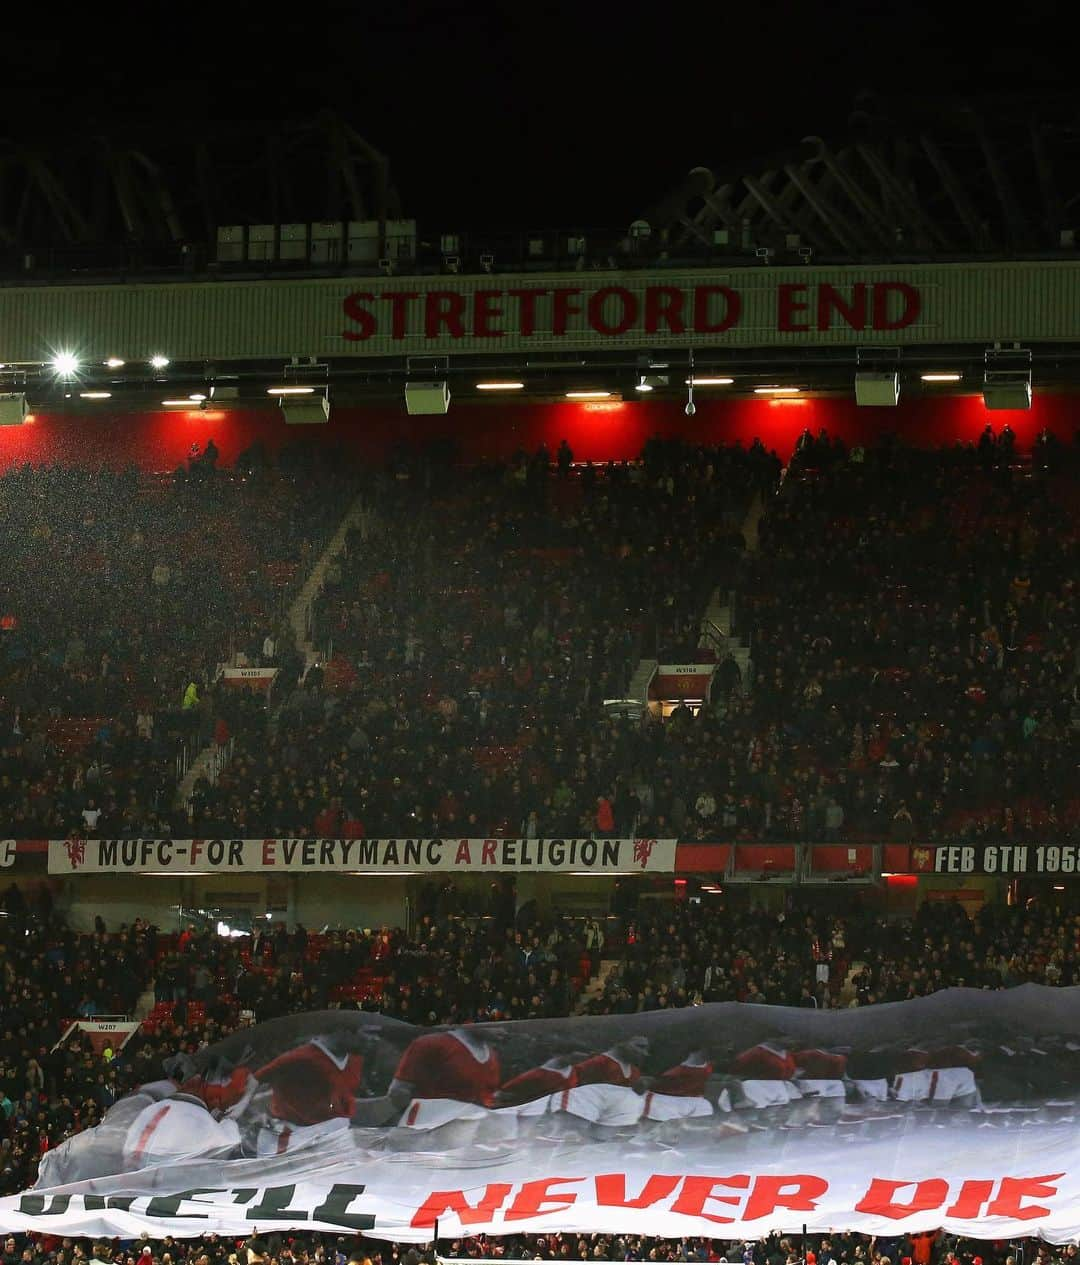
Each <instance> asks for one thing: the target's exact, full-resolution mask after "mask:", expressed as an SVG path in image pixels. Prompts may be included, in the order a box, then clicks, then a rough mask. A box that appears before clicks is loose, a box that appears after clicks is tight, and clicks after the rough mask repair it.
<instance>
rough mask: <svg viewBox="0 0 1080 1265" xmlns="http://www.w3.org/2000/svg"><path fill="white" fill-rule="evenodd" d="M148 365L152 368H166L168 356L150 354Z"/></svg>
mask: <svg viewBox="0 0 1080 1265" xmlns="http://www.w3.org/2000/svg"><path fill="white" fill-rule="evenodd" d="M150 367H151V368H152V369H168V367H169V357H168V356H151V357H150Z"/></svg>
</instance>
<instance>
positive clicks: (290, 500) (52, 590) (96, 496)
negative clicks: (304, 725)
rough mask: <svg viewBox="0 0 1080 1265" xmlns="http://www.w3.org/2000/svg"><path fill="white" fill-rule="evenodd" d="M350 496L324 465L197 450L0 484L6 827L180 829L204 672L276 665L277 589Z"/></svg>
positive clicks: (1, 784)
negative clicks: (225, 462) (183, 778)
mask: <svg viewBox="0 0 1080 1265" xmlns="http://www.w3.org/2000/svg"><path fill="white" fill-rule="evenodd" d="M211 457H212V453H211ZM313 486H317V487H318V489H319V495H318V496H317V497H313V496H312V495H311V489H312V487H313ZM348 493H349V488H348V486H347V484H346V482H345V480H343V479H337V478H335V477H334V476H333V474H332V473H330V472H316V471H313V470H305V469H304V468H302V467H300V468H294V467H291V466H290V465H289V464H288V463H286V464H285V466H284V468H280V467H279V468H278V469H275V470H268V469H266V468H261V467H257V468H254V469H248V470H241V469H236V470H230V471H222V470H218V469H217V468H216V465H215V463H214V461H213V460H208V459H207V454H206V453H200V454H199V455H198V456H195V457H193V458H192V460H191V461H190V463H189V464H188V466H187V467H186V468H183V469H181V470H178V471H177V472H176V473H175V474H174V475H172V476H171V477H161V478H159V477H155V476H147V475H140V474H138V473H136V472H135V471H127V472H120V473H112V472H108V471H104V470H99V471H82V470H78V469H74V468H70V467H60V466H54V467H48V468H33V467H18V468H15V469H12V470H10V471H9V472H8V473H7V474H5V475H4V476H3V477H2V478H0V522H2V524H3V528H4V533H5V540H6V541H7V545H6V546H5V550H4V555H3V558H2V559H0V591H2V592H3V600H4V606H5V609H4V614H5V616H7V619H6V620H5V625H4V629H3V631H2V632H0V638H2V642H0V731H2V732H3V734H4V735H5V737H4V741H3V746H2V747H0V768H2V774H0V808H2V810H3V812H4V814H5V818H6V820H7V822H8V827H7V829H8V830H9V832H10V833H11V834H13V835H15V836H17V837H30V838H33V837H35V836H38V837H41V836H46V837H48V836H51V837H53V838H62V837H64V836H65V835H67V834H68V833H69V832H80V833H86V832H94V831H96V832H114V833H116V834H135V835H138V834H145V833H149V834H155V833H168V832H169V831H170V830H171V829H172V827H173V825H174V824H179V823H178V822H177V821H176V819H175V817H174V795H175V791H176V785H177V779H178V774H179V773H180V772H181V771H182V768H183V753H184V751H185V749H186V751H187V753H188V754H189V755H190V754H191V753H193V752H194V751H197V750H198V748H199V747H200V746H202V745H203V744H204V743H206V742H207V741H209V740H210V737H211V736H212V734H213V728H214V720H215V716H214V714H213V709H212V708H211V706H210V702H209V695H210V694H211V693H212V686H213V681H214V677H215V673H216V671H217V668H218V666H219V665H220V664H223V663H226V662H234V661H236V656H237V654H238V652H239V653H240V654H242V655H243V656H245V658H244V661H246V662H248V663H252V664H258V663H263V662H264V661H265V662H267V663H270V664H273V665H280V664H281V663H282V662H284V661H285V658H286V654H287V650H288V647H287V642H286V641H285V640H284V639H283V637H282V631H283V629H282V623H283V614H284V603H285V598H286V595H287V594H288V593H289V592H290V591H291V589H292V588H293V587H294V585H295V582H296V579H297V577H298V576H303V575H304V574H306V572H307V571H308V570H310V568H311V566H312V563H313V561H314V558H316V557H317V556H318V553H319V550H320V549H321V546H322V544H323V543H325V540H326V538H327V537H328V536H329V534H330V533H331V532H332V531H333V529H334V528H335V527H336V526H337V522H338V520H339V519H340V517H341V514H342V512H343V509H344V500H343V498H344V497H345V496H346V495H347V494H348ZM60 507H62V509H63V513H62V514H61V513H59V512H58V510H59V508H60ZM268 638H269V639H270V645H271V647H272V648H273V649H272V656H271V657H270V658H269V659H264V655H265V649H264V647H265V646H266V643H267V639H268Z"/></svg>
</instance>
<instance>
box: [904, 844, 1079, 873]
mask: <svg viewBox="0 0 1080 1265" xmlns="http://www.w3.org/2000/svg"><path fill="white" fill-rule="evenodd" d="M911 868H912V870H914V871H915V872H916V873H917V874H1006V875H1023V874H1050V875H1055V876H1056V875H1060V874H1077V873H1080V845H1077V844H1073V843H1065V844H1053V843H1051V844H1027V843H983V844H970V843H956V844H939V845H938V846H936V847H927V848H912V850H911Z"/></svg>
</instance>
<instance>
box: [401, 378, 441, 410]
mask: <svg viewBox="0 0 1080 1265" xmlns="http://www.w3.org/2000/svg"><path fill="white" fill-rule="evenodd" d="M405 411H406V412H407V413H410V414H417V413H447V412H449V411H450V387H449V386H448V385H447V384H446V383H445V382H406V383H405Z"/></svg>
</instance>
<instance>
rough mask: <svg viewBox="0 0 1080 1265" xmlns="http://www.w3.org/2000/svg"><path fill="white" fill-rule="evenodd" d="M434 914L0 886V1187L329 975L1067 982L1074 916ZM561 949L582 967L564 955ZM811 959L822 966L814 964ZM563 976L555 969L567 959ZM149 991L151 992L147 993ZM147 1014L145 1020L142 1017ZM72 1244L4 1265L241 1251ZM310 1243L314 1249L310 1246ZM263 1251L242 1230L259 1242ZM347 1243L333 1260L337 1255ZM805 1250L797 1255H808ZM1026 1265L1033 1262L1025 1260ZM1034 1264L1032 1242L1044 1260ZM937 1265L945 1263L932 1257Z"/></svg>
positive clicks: (721, 994) (593, 1240)
mask: <svg viewBox="0 0 1080 1265" xmlns="http://www.w3.org/2000/svg"><path fill="white" fill-rule="evenodd" d="M450 899H451V898H449V897H447V898H444V899H443V902H442V903H443V908H442V909H441V910H438V911H437V912H435V913H433V914H426V915H424V916H423V918H422V919H421V922H420V924H419V926H418V928H417V930H416V934H415V935H414V936H413V937H412V938H411V939H410V938H409V937H407V936H406V935H405V934H404V933H403V932H402V931H400V930H397V931H395V930H390V929H386V928H383V929H379V930H369V931H348V932H345V933H335V934H332V935H330V936H329V937H326V938H323V939H322V940H321V943H320V944H319V945H318V952H317V953H313V952H312V948H313V944H312V941H313V940H314V937H309V936H308V934H307V933H306V932H305V931H304V929H303V928H299V927H298V928H296V929H295V930H294V931H293V932H288V931H286V930H285V928H284V927H281V926H276V927H272V928H270V929H268V930H266V931H261V932H259V933H257V934H256V935H255V936H253V937H245V938H241V939H239V940H238V939H235V938H229V937H222V936H218V935H215V934H212V933H211V932H210V931H208V930H201V931H200V930H197V929H195V928H194V927H190V928H186V929H185V931H184V932H183V933H182V934H181V935H180V936H179V937H173V936H165V935H162V934H161V933H159V932H158V931H157V930H156V929H155V928H154V927H152V926H150V925H147V924H145V923H143V922H142V921H141V920H137V921H136V922H135V923H134V924H133V925H132V926H130V927H127V926H125V927H122V928H120V929H118V930H116V931H113V932H111V933H110V932H109V931H107V930H106V928H105V927H104V925H103V924H99V926H98V929H97V930H96V931H95V932H94V933H93V934H88V935H78V934H76V933H74V932H73V931H71V930H70V929H69V928H67V927H66V926H65V924H64V922H63V921H62V920H61V919H59V918H58V917H57V916H56V914H55V913H54V911H53V910H52V909H51V908H50V906H49V904H48V901H47V899H45V898H43V899H41V900H40V901H39V902H38V903H36V904H34V905H32V906H29V907H28V905H27V903H26V901H25V899H24V898H23V896H22V894H21V892H20V891H19V889H18V888H17V887H14V886H13V887H12V888H10V889H9V890H8V892H7V893H6V896H5V902H4V912H5V913H6V915H7V916H6V917H5V918H4V919H3V921H2V923H0V1015H2V1016H3V1018H2V1024H3V1047H2V1048H3V1053H2V1054H0V1193H12V1192H14V1191H16V1190H19V1189H23V1188H25V1187H26V1186H28V1185H30V1184H32V1182H33V1180H34V1178H35V1174H36V1169H37V1163H38V1160H39V1158H40V1156H41V1155H43V1154H44V1153H45V1152H46V1151H48V1150H49V1149H51V1148H52V1147H55V1146H56V1145H58V1144H59V1142H60V1141H62V1140H63V1139H64V1138H65V1137H67V1136H70V1135H71V1134H72V1133H75V1132H78V1131H81V1130H83V1129H86V1128H89V1127H92V1126H93V1125H94V1124H95V1123H97V1122H98V1121H99V1120H100V1119H101V1118H102V1116H103V1115H104V1113H105V1112H106V1111H107V1110H108V1108H109V1107H110V1106H111V1105H112V1103H113V1102H115V1101H116V1100H117V1098H118V1097H120V1096H121V1095H123V1094H124V1093H126V1092H128V1091H129V1090H131V1089H133V1088H134V1087H136V1086H137V1085H139V1084H143V1083H146V1082H149V1081H153V1080H157V1079H159V1078H160V1076H161V1075H162V1069H163V1067H164V1066H166V1065H167V1061H168V1060H169V1058H170V1057H171V1056H173V1055H175V1054H176V1053H178V1052H184V1053H188V1054H195V1053H196V1052H197V1051H198V1050H199V1049H200V1048H202V1047H203V1046H204V1045H205V1044H207V1043H212V1042H214V1041H216V1040H218V1039H220V1038H222V1037H223V1036H225V1035H227V1034H228V1033H229V1032H231V1031H234V1030H235V1029H236V1028H237V1026H238V1025H241V1024H244V1023H249V1022H252V1021H261V1020H264V1019H268V1018H271V1017H274V1016H277V1015H282V1014H286V1013H290V1012H293V1011H305V1010H311V1009H319V1008H323V1007H326V1006H331V1007H333V1006H343V1007H355V1006H356V1005H357V1004H359V1003H358V1002H357V1001H356V1000H355V994H354V993H353V992H352V990H350V988H349V987H348V982H349V981H350V980H352V979H355V978H356V977H357V975H358V974H362V973H364V972H366V971H369V970H370V969H371V968H375V969H377V970H378V971H379V973H380V977H381V980H382V983H381V992H380V993H376V994H372V995H369V997H368V999H367V1001H366V1002H365V1003H364V1004H365V1005H368V1006H371V1007H374V1008H378V1009H380V1010H381V1011H382V1012H384V1013H386V1014H388V1015H391V1016H394V1017H398V1018H402V1019H407V1020H409V1021H411V1022H414V1023H418V1024H420V1025H428V1024H456V1023H461V1022H468V1021H486V1020H493V1019H501V1018H526V1017H539V1016H556V1015H565V1014H568V1013H572V1012H574V1011H575V1010H580V1009H581V1004H582V1002H583V1001H584V1000H586V999H585V998H584V997H583V994H582V992H581V990H582V986H583V984H584V982H585V978H586V977H587V976H588V975H589V973H590V972H591V971H592V970H593V969H594V968H595V966H596V964H597V962H598V960H599V957H600V956H601V955H603V957H605V958H614V959H616V960H617V961H618V963H619V966H618V968H617V970H616V972H615V973H614V974H613V975H612V976H611V977H610V978H609V980H608V982H607V986H606V988H605V989H604V990H603V992H602V993H600V995H599V996H598V997H597V998H595V999H594V1000H592V1001H590V1002H588V1005H587V1009H588V1010H589V1012H591V1013H631V1012H634V1011H642V1010H655V1009H663V1008H665V1007H669V1006H685V1005H691V1004H697V1003H699V1002H701V1001H703V1000H706V1001H711V1000H746V1001H756V1002H763V1001H769V1002H775V1003H787V1004H795V1005H806V1006H811V1005H817V1006H846V1005H855V1006H857V1005H866V1004H871V1003H873V1002H875V1001H884V1000H894V999H901V998H905V997H913V996H918V995H921V994H925V993H930V992H933V991H935V990H937V989H939V988H943V987H948V986H950V985H955V984H967V985H971V986H976V987H983V988H997V987H1003V986H1008V985H1011V984H1015V983H1019V982H1023V981H1027V980H1032V981H1037V982H1042V983H1049V984H1060V985H1067V984H1070V983H1072V982H1073V981H1074V979H1075V978H1076V971H1077V962H1078V953H1080V948H1078V946H1080V919H1076V920H1074V921H1069V920H1066V919H1063V918H1061V917H1060V916H1059V915H1058V914H1057V913H1056V912H1055V911H1051V910H1040V909H1039V908H1037V907H1032V908H1026V909H1017V908H1011V909H1010V908H1005V907H997V906H987V907H985V908H984V909H983V910H982V912H981V913H980V914H979V915H978V916H976V917H975V918H974V919H971V920H969V919H968V917H967V915H966V914H965V913H964V911H963V909H962V908H961V907H959V906H951V905H946V906H933V905H924V906H923V907H922V908H921V909H920V911H919V913H918V914H917V915H916V917H915V918H913V919H910V920H905V921H898V922H891V923H886V922H885V921H883V920H882V919H881V918H880V917H876V916H874V915H872V914H870V913H868V912H863V913H858V912H855V913H852V914H851V915H850V916H847V917H832V916H823V915H821V914H797V913H795V912H793V911H792V912H788V913H782V914H770V913H766V912H764V911H758V912H748V913H743V914H739V913H736V912H732V911H720V910H716V909H710V908H709V907H707V906H700V905H696V904H690V903H680V904H678V905H667V906H664V907H657V908H656V909H655V910H654V911H653V912H652V913H650V912H648V911H647V910H642V909H640V908H639V909H638V910H636V911H634V912H633V913H632V914H631V915H628V916H627V917H625V918H624V919H622V920H618V921H616V920H608V922H607V939H606V943H605V940H604V937H603V933H602V931H601V927H602V925H603V924H600V923H597V922H596V921H595V920H584V921H577V920H572V919H569V918H564V917H555V918H550V919H546V920H545V919H537V920H536V921H534V922H531V923H529V924H528V925H525V926H522V925H520V924H521V922H522V920H521V919H518V918H515V917H514V915H513V912H512V909H510V908H507V907H504V909H503V912H502V914H501V916H500V915H496V916H492V917H488V918H468V917H461V916H459V915H456V914H453V913H451V912H448V911H447V909H448V906H447V901H449V900H450ZM577 955H580V959H581V960H579V961H576V962H575V957H576V956H577ZM823 966H825V967H826V969H825V970H824V971H823V970H822V967H823ZM575 971H577V972H578V974H577V975H576V976H574V975H573V974H572V973H573V972H575ZM150 991H152V993H153V997H154V999H155V1000H156V1002H157V1003H158V1004H157V1006H156V1007H155V1010H154V1012H153V1016H160V1020H159V1021H158V1022H153V1021H151V1022H147V1023H145V1024H144V1025H143V1027H142V1029H141V1030H140V1031H139V1032H138V1033H137V1034H136V1035H135V1036H134V1037H133V1039H132V1040H131V1041H129V1042H128V1043H127V1044H126V1045H125V1046H123V1047H122V1048H119V1047H118V1048H116V1049H113V1048H111V1047H109V1046H106V1047H104V1048H101V1047H100V1046H99V1047H98V1048H97V1049H95V1047H94V1045H93V1044H92V1043H91V1042H90V1041H89V1039H88V1038H87V1037H86V1036H84V1035H82V1034H81V1033H79V1032H75V1033H73V1034H71V1035H69V1036H67V1037H66V1038H65V1037H64V1032H65V1030H66V1028H67V1020H68V1019H69V1018H75V1017H80V1016H81V1017H85V1018H92V1017H93V1016H94V1015H95V1014H103V1013H110V1014H116V1013H137V1012H138V1010H139V1008H140V995H141V994H143V993H144V992H150ZM163 1003H164V1004H163ZM153 1016H152V1018H153ZM146 1246H147V1247H149V1252H146V1253H145V1254H146V1255H149V1256H150V1257H151V1258H152V1261H151V1262H146V1261H145V1260H144V1252H145V1248H144V1245H143V1244H142V1243H138V1242H136V1243H121V1244H119V1245H115V1244H113V1245H97V1246H96V1247H95V1246H94V1245H90V1244H86V1245H76V1244H73V1243H69V1242H61V1241H59V1240H55V1239H48V1238H38V1237H35V1238H34V1239H32V1240H28V1241H23V1240H21V1239H20V1240H14V1239H13V1240H10V1241H9V1242H8V1244H7V1245H6V1253H5V1261H8V1260H10V1261H11V1262H12V1265H14V1263H16V1262H17V1263H19V1265H38V1263H39V1262H40V1263H41V1265H46V1263H48V1265H77V1263H78V1262H80V1261H81V1260H83V1259H91V1258H93V1259H97V1260H99V1261H102V1262H104V1263H105V1265H110V1263H112V1262H115V1265H127V1258H128V1256H134V1257H135V1263H134V1265H181V1263H183V1265H189V1263H190V1265H204V1263H203V1262H202V1258H203V1257H204V1256H205V1257H206V1258H207V1260H208V1261H210V1262H218V1261H221V1262H223V1263H224V1265H230V1260H229V1256H230V1253H236V1252H237V1251H240V1252H241V1256H240V1258H239V1259H240V1260H243V1250H244V1249H243V1245H242V1244H240V1243H236V1242H232V1241H226V1240H224V1239H217V1238H213V1237H211V1238H210V1239H209V1240H205V1239H204V1240H196V1241H194V1242H190V1241H188V1242H178V1241H172V1240H165V1241H164V1242H161V1243H153V1244H147V1245H146ZM442 1246H443V1251H444V1253H449V1254H452V1255H453V1254H459V1253H460V1254H461V1255H464V1256H479V1255H482V1256H488V1255H490V1256H505V1257H513V1256H522V1255H524V1256H528V1257H535V1258H536V1259H571V1260H582V1259H617V1260H623V1259H625V1260H658V1261H659V1260H663V1261H667V1260H678V1261H695V1260H700V1261H722V1260H729V1261H732V1262H743V1265H751V1262H753V1265H781V1262H780V1260H779V1259H776V1254H777V1253H778V1252H782V1253H783V1265H794V1262H793V1261H791V1260H790V1259H789V1258H790V1257H794V1258H795V1260H796V1261H801V1252H802V1250H803V1249H802V1245H801V1244H798V1243H796V1244H793V1245H789V1246H788V1247H786V1248H785V1247H782V1246H781V1244H780V1243H779V1242H778V1241H777V1240H775V1239H774V1240H769V1241H763V1242H762V1243H758V1244H747V1245H744V1244H741V1243H740V1244H730V1245H729V1244H725V1243H723V1242H718V1241H705V1240H671V1241H666V1240H642V1239H639V1238H633V1237H627V1238H620V1239H615V1238H612V1237H609V1236H599V1235H597V1236H587V1237H585V1238H580V1239H579V1238H578V1236H563V1235H552V1236H546V1237H543V1236H542V1237H539V1238H537V1237H530V1238H529V1239H527V1240H526V1239H524V1238H522V1237H521V1236H518V1238H516V1239H513V1240H499V1241H496V1240H491V1241H490V1242H486V1243H485V1242H484V1241H481V1240H466V1241H463V1242H462V1243H460V1244H457V1245H454V1246H453V1247H451V1246H449V1245H446V1244H444V1245H442ZM320 1249H321V1254H319V1253H320ZM261 1250H263V1247H262V1245H258V1244H257V1245H256V1252H258V1251H261ZM810 1250H811V1251H813V1252H814V1253H815V1255H816V1261H817V1262H820V1263H821V1265H826V1263H827V1261H828V1260H830V1259H835V1260H836V1261H837V1263H838V1265H873V1262H874V1261H877V1260H879V1258H882V1257H884V1258H887V1259H888V1260H889V1262H890V1265H891V1263H892V1262H895V1261H900V1262H902V1261H903V1260H904V1258H905V1257H908V1258H911V1259H912V1260H915V1259H922V1260H930V1259H931V1255H930V1252H931V1244H930V1243H923V1244H921V1245H920V1255H919V1256H918V1257H916V1255H915V1248H914V1247H913V1246H911V1245H908V1244H905V1243H897V1244H891V1243H890V1244H885V1243H883V1242H878V1243H874V1242H873V1241H871V1240H868V1239H864V1238H860V1237H859V1236H835V1237H834V1239H833V1240H832V1241H828V1240H827V1241H825V1242H822V1241H820V1239H818V1238H816V1239H814V1240H813V1242H812V1243H811V1245H810ZM956 1250H957V1245H956V1244H955V1243H954V1242H953V1241H951V1240H946V1239H944V1238H942V1239H941V1240H940V1241H939V1242H937V1243H936V1244H935V1245H933V1260H934V1261H935V1262H947V1261H949V1257H948V1256H947V1254H946V1253H947V1252H949V1251H956ZM339 1253H341V1254H347V1253H359V1256H357V1258H356V1259H358V1260H363V1259H365V1258H369V1259H370V1260H371V1261H372V1263H373V1265H397V1263H398V1262H400V1261H401V1258H402V1256H403V1255H405V1252H404V1249H400V1248H391V1247H389V1246H388V1245H386V1244H378V1243H374V1242H370V1243H359V1244H358V1243H357V1241H355V1240H347V1241H346V1240H335V1239H332V1238H327V1239H325V1240H322V1239H320V1238H319V1236H314V1237H313V1236H310V1235H306V1236H304V1235H300V1236H289V1237H288V1238H282V1239H279V1240H277V1241H275V1242H274V1243H272V1244H271V1246H270V1248H268V1249H267V1256H268V1261H269V1263H270V1265H272V1262H273V1260H275V1259H276V1260H277V1262H278V1265H295V1263H297V1262H305V1261H306V1262H309V1263H312V1265H314V1263H316V1262H324V1261H326V1262H329V1261H330V1260H332V1259H333V1260H336V1259H337V1255H338V1254H339ZM996 1253H997V1254H996V1255H995V1249H994V1248H992V1247H990V1246H989V1245H979V1246H978V1247H977V1248H975V1249H971V1250H968V1253H967V1256H966V1257H965V1255H964V1249H963V1246H962V1245H961V1246H960V1250H959V1254H958V1261H959V1262H960V1265H977V1262H975V1261H974V1259H973V1258H974V1256H975V1255H978V1256H980V1257H981V1258H982V1260H983V1261H984V1262H986V1261H995V1260H996V1261H1000V1262H1001V1265H1004V1262H1005V1258H1006V1256H1008V1255H1010V1254H1012V1248H1009V1249H1008V1251H1006V1250H1005V1248H1004V1247H1003V1246H1002V1245H998V1248H997V1249H996ZM349 1259H351V1257H349ZM806 1259H807V1261H810V1265H815V1262H814V1261H812V1260H811V1259H810V1257H809V1256H808V1257H807V1258H806ZM1029 1259H1030V1258H1029ZM1041 1259H1043V1260H1044V1261H1045V1262H1047V1265H1048V1262H1049V1261H1050V1259H1051V1258H1050V1257H1043V1258H1041ZM950 1265H955V1263H953V1262H950Z"/></svg>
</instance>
